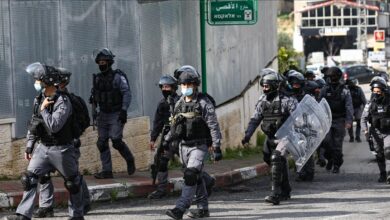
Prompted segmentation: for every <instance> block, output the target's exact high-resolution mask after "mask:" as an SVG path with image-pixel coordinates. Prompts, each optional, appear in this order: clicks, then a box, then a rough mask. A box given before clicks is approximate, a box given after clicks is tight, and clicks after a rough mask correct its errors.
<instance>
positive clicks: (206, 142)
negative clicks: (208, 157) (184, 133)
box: [181, 138, 212, 147]
mask: <svg viewBox="0 0 390 220" xmlns="http://www.w3.org/2000/svg"><path fill="white" fill-rule="evenodd" d="M181 144H183V145H186V146H188V147H195V146H198V145H207V146H210V145H211V144H212V143H211V140H210V139H208V138H207V139H195V140H182V141H181Z"/></svg>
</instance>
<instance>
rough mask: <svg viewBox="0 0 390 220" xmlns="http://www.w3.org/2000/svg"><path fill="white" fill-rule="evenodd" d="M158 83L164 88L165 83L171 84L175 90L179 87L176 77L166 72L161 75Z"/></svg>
mask: <svg viewBox="0 0 390 220" xmlns="http://www.w3.org/2000/svg"><path fill="white" fill-rule="evenodd" d="M158 85H159V86H160V89H161V88H162V86H163V85H170V86H172V88H173V89H174V90H176V89H177V80H176V79H175V77H173V76H171V75H168V74H164V75H162V76H161V78H160V81H158Z"/></svg>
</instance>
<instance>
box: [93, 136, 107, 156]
mask: <svg viewBox="0 0 390 220" xmlns="http://www.w3.org/2000/svg"><path fill="white" fill-rule="evenodd" d="M96 146H97V148H98V149H99V152H100V153H103V152H104V151H106V150H107V149H108V139H106V140H102V139H98V141H97V142H96Z"/></svg>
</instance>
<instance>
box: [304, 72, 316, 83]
mask: <svg viewBox="0 0 390 220" xmlns="http://www.w3.org/2000/svg"><path fill="white" fill-rule="evenodd" d="M315 78H316V75H315V74H314V72H313V71H311V70H308V71H306V72H305V79H306V80H307V81H314V79H315Z"/></svg>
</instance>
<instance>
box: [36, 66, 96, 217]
mask: <svg viewBox="0 0 390 220" xmlns="http://www.w3.org/2000/svg"><path fill="white" fill-rule="evenodd" d="M57 71H58V74H59V75H60V83H59V84H58V90H59V91H61V92H64V93H68V89H67V85H68V84H69V82H70V77H71V75H72V73H71V72H69V71H68V70H66V69H65V68H57ZM73 145H74V148H75V149H74V150H75V157H76V161H77V166H78V160H79V158H80V146H81V142H80V139H79V138H75V139H74V142H73ZM39 184H40V189H39V208H38V210H37V211H36V212H35V213H34V218H45V217H53V216H54V210H53V205H54V185H53V182H52V181H51V176H50V173H48V174H46V175H44V176H42V177H41V178H40V180H39ZM82 189H83V203H84V206H83V207H84V210H83V211H84V215H85V214H86V213H87V212H88V211H89V210H90V207H91V205H90V203H91V198H90V195H89V190H88V186H87V183H86V182H85V180H84V179H82Z"/></svg>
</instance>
